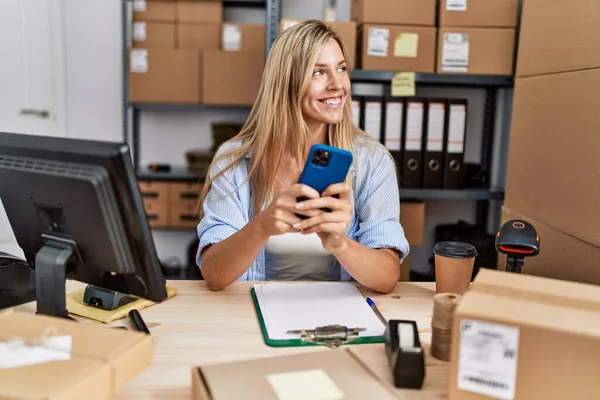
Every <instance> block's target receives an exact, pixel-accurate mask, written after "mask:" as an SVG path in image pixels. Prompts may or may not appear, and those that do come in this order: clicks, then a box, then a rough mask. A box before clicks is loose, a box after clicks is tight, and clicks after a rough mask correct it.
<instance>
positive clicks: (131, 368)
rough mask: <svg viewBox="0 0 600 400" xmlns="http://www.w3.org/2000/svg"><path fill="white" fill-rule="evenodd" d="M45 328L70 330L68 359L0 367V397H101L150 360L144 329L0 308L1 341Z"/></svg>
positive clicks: (32, 336)
mask: <svg viewBox="0 0 600 400" xmlns="http://www.w3.org/2000/svg"><path fill="white" fill-rule="evenodd" d="M50 328H54V329H55V330H56V334H57V335H70V336H71V338H72V348H71V359H70V360H66V361H54V362H48V363H43V364H37V365H31V366H25V367H19V368H11V369H0V382H2V384H1V385H0V398H2V399H18V400H25V399H32V400H33V399H35V400H37V399H61V400H78V399H83V398H85V399H94V400H96V399H97V400H101V399H102V400H103V399H106V398H109V397H112V396H113V395H114V394H116V393H117V391H118V390H119V389H120V388H122V387H123V386H125V384H126V383H128V382H129V381H130V380H131V379H133V378H134V377H136V376H137V375H138V374H139V373H140V372H142V371H143V370H145V369H146V368H147V367H148V366H149V365H150V364H151V363H152V351H153V350H152V337H151V336H149V335H145V334H143V333H139V332H130V331H124V330H118V329H111V328H108V327H105V326H100V325H97V324H83V323H77V322H75V321H71V320H67V319H62V318H55V317H48V316H43V315H36V314H30V313H25V312H18V311H14V310H12V309H8V310H4V311H2V312H0V341H5V340H9V339H13V338H22V339H24V340H30V339H36V338H40V337H41V336H42V334H43V333H44V332H45V331H46V330H48V329H50Z"/></svg>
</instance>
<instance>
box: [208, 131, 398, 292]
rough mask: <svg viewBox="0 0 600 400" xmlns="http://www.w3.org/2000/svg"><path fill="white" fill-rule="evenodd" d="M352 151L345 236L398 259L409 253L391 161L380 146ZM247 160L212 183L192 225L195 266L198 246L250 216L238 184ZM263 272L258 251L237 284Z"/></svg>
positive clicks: (358, 144) (358, 145)
mask: <svg viewBox="0 0 600 400" xmlns="http://www.w3.org/2000/svg"><path fill="white" fill-rule="evenodd" d="M237 146H240V142H231V143H225V144H224V145H222V146H221V148H220V149H219V151H218V153H217V155H218V154H221V153H222V152H223V151H225V150H229V149H231V148H233V147H237ZM353 153H354V159H355V163H356V167H355V166H354V165H353V166H352V167H351V168H350V173H351V175H352V193H353V195H352V196H351V198H352V202H353V204H354V210H353V212H352V221H351V223H350V226H349V227H348V230H347V232H346V235H347V236H348V237H350V238H352V239H354V240H356V241H357V242H359V243H361V244H362V245H363V246H366V247H369V248H373V249H376V248H390V249H396V250H398V251H399V252H400V260H402V259H403V258H404V257H406V255H407V254H408V252H409V245H408V242H407V240H406V237H405V235H404V229H403V228H402V226H401V225H400V195H399V190H398V180H397V176H396V169H395V168H396V167H395V163H394V160H393V158H392V157H391V155H390V153H389V152H388V150H387V149H386V148H385V147H384V146H383V145H381V144H379V143H377V142H371V141H369V142H367V140H366V139H362V138H361V139H355V144H354V151H353ZM249 161H250V157H249V156H247V157H246V158H245V159H243V160H242V161H241V162H240V163H238V164H237V165H235V166H233V167H231V168H230V169H229V170H227V171H226V172H225V173H224V174H222V175H221V176H219V177H218V178H217V179H216V180H215V181H213V183H212V186H211V189H210V191H209V192H208V195H207V197H206V199H205V201H204V204H203V210H204V217H203V218H202V220H201V221H200V223H199V224H198V237H199V239H200V245H199V248H198V255H197V264H198V266H200V265H201V261H202V249H203V248H205V247H206V246H208V245H211V244H215V243H218V242H220V241H222V240H225V239H227V238H228V237H230V236H231V235H233V234H234V233H236V232H238V231H239V230H240V229H242V228H243V227H244V225H246V224H247V223H248V222H249V221H250V219H251V218H252V202H251V195H250V183H249V182H246V183H244V184H243V185H242V182H244V180H246V178H247V177H248V167H249ZM229 162H231V159H229V160H227V159H225V160H221V161H220V162H219V163H218V164H217V165H215V166H213V168H212V169H211V171H210V172H209V173H210V176H211V177H213V176H215V175H216V173H217V172H218V171H221V170H222V169H223V168H225V166H226V165H228V164H229ZM230 193H233V194H231V195H229V194H230ZM338 265H339V262H338ZM340 269H341V271H340V272H341V274H340V277H341V280H342V281H350V280H353V279H352V277H351V276H350V274H349V273H348V272H347V271H346V270H345V269H344V268H343V266H341V265H340ZM265 270H266V268H265V249H264V247H263V249H262V250H261V251H260V253H259V254H258V257H257V258H256V259H255V260H254V263H253V264H252V265H251V266H250V268H249V269H248V270H247V271H246V272H245V273H244V274H243V275H242V276H241V277H240V278H239V280H244V281H261V280H265V279H266V272H265Z"/></svg>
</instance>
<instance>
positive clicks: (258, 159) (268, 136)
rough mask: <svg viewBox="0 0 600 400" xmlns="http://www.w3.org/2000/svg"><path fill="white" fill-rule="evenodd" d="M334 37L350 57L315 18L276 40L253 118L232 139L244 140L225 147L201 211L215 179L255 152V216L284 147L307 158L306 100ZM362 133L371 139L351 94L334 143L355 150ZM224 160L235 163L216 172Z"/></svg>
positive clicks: (331, 133)
mask: <svg viewBox="0 0 600 400" xmlns="http://www.w3.org/2000/svg"><path fill="white" fill-rule="evenodd" d="M330 39H334V40H335V41H336V42H337V43H338V44H339V46H340V48H341V50H342V54H343V56H344V59H345V60H348V56H347V52H346V49H345V47H344V44H343V43H342V40H341V39H340V37H339V36H338V35H337V34H336V33H335V32H334V31H333V30H332V29H331V28H330V27H329V26H327V25H326V24H325V23H324V22H322V21H316V20H310V21H305V22H301V23H299V24H296V25H294V26H292V27H291V28H288V29H286V30H285V31H284V32H282V33H281V34H280V35H279V36H278V38H277V39H276V40H275V42H274V43H273V46H272V48H271V50H270V53H269V56H268V58H267V62H266V65H265V69H264V72H263V76H262V82H261V85H260V89H259V92H258V96H257V98H256V101H255V103H254V105H253V107H252V110H251V111H250V116H249V117H248V120H247V121H246V123H245V124H244V126H243V127H242V129H241V131H240V133H239V134H238V135H236V136H235V137H233V138H232V139H230V140H229V142H241V144H240V145H239V146H234V147H233V148H231V149H229V150H227V151H223V152H222V153H221V154H219V155H218V156H216V157H215V159H214V160H213V161H212V163H211V166H210V168H209V173H208V174H207V176H206V180H205V183H204V188H203V190H202V193H201V195H200V204H199V209H200V213H202V203H203V202H204V200H205V199H206V196H207V194H208V192H209V191H210V187H211V184H212V181H213V180H214V179H216V178H217V177H219V176H220V175H222V174H223V173H224V172H225V171H227V170H228V169H230V168H232V167H234V166H235V165H237V164H238V163H239V162H241V161H242V160H243V159H244V157H246V156H247V155H251V156H250V164H249V171H248V178H247V180H249V182H250V190H251V193H252V215H253V216H255V215H257V214H258V213H259V212H260V211H261V209H262V206H263V204H265V202H266V201H268V200H270V197H271V193H272V192H273V188H274V185H275V179H276V175H277V171H278V170H279V167H280V165H281V161H282V160H281V159H282V154H283V153H284V150H285V149H291V153H292V155H293V156H294V157H295V159H296V160H303V159H304V158H305V157H306V155H307V153H308V150H309V138H310V132H309V129H308V126H307V125H306V123H305V122H304V118H303V115H302V99H303V97H304V95H305V93H306V90H307V88H308V85H309V83H310V80H311V77H312V71H313V69H314V66H315V64H316V62H317V60H318V58H319V56H320V54H321V51H322V49H323V47H324V46H325V44H326V43H327V42H328V41H329V40H330ZM357 136H360V137H364V138H366V139H367V140H369V139H370V136H369V135H367V134H365V133H364V132H363V131H361V130H359V129H358V128H355V127H354V126H353V124H352V106H351V98H350V93H348V96H347V97H346V103H345V104H344V110H343V118H342V120H341V121H340V122H339V123H337V124H335V125H330V126H329V129H328V140H329V144H330V145H331V146H335V147H338V148H341V149H345V150H349V151H352V150H353V141H354V139H355V137H357ZM223 159H231V162H229V164H228V165H227V166H226V167H225V168H223V169H222V170H220V171H218V172H216V174H214V175H213V176H210V172H211V171H212V170H213V168H214V167H215V166H216V165H217V163H218V162H219V161H221V160H223ZM347 182H348V183H350V176H348V177H347ZM244 183H246V182H244ZM200 216H201V217H202V214H201V215H200Z"/></svg>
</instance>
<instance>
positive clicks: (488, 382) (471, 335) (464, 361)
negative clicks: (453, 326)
mask: <svg viewBox="0 0 600 400" xmlns="http://www.w3.org/2000/svg"><path fill="white" fill-rule="evenodd" d="M518 349H519V327H516V326H510V325H504V324H496V323H489V322H482V321H477V320H471V319H465V320H463V321H461V324H460V342H459V350H458V374H457V375H458V381H457V387H458V389H460V390H464V391H467V392H473V393H479V394H482V395H485V396H490V397H494V398H499V399H513V398H514V397H515V386H516V380H517V356H518Z"/></svg>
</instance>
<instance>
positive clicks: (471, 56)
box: [436, 27, 515, 75]
mask: <svg viewBox="0 0 600 400" xmlns="http://www.w3.org/2000/svg"><path fill="white" fill-rule="evenodd" d="M438 35H439V36H438V50H437V68H436V70H437V72H441V73H459V74H460V73H463V74H481V75H512V73H513V63H514V60H513V59H514V47H515V30H514V29H504V28H503V29H496V28H458V27H454V28H449V27H445V28H440V29H439V34H438Z"/></svg>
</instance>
